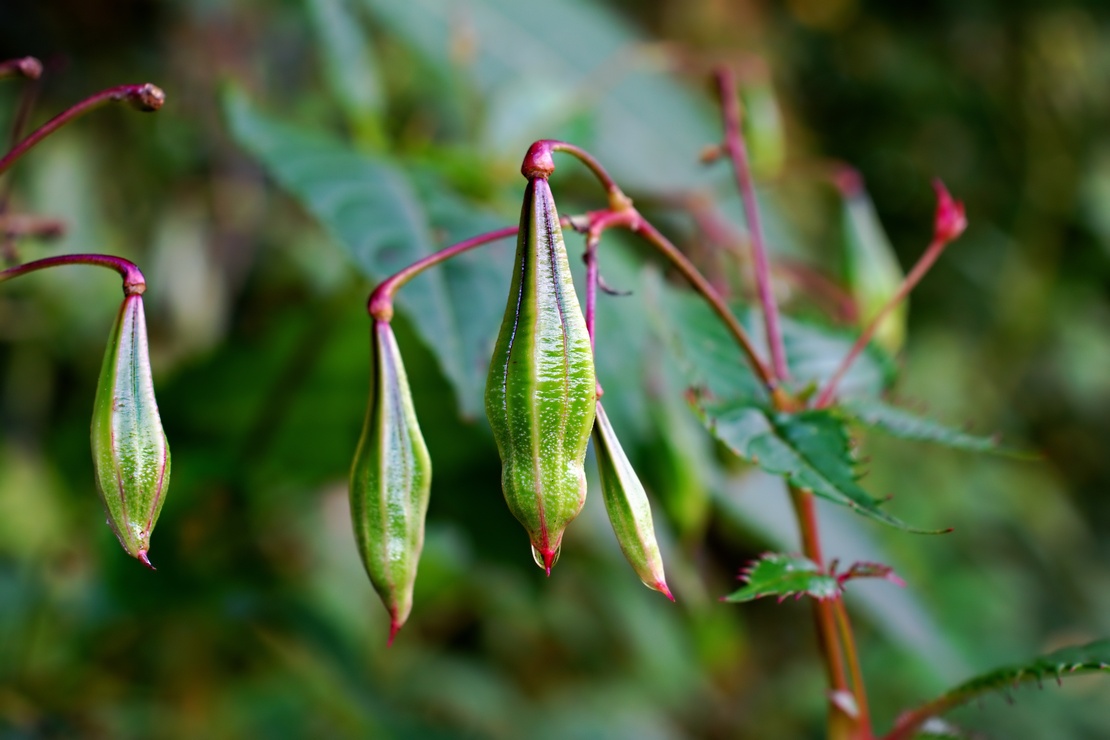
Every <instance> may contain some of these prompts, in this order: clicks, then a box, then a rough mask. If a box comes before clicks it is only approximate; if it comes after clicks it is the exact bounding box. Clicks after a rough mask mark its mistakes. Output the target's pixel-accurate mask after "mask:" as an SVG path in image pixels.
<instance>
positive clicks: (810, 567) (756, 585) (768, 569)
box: [721, 552, 840, 602]
mask: <svg viewBox="0 0 1110 740" xmlns="http://www.w3.org/2000/svg"><path fill="white" fill-rule="evenodd" d="M740 577H741V578H742V579H743V580H744V587H743V588H741V589H740V590H738V591H736V592H734V593H732V594H729V595H728V596H725V597H724V598H722V599H721V601H731V602H740V601H753V600H754V599H759V598H762V597H764V596H777V597H779V601H782V600H783V599H785V598H786V597H787V596H794V597H797V598H801V597H802V596H812V597H813V598H815V599H830V598H832V597H834V596H837V595H839V594H840V584H839V583H837V580H836V578H835V577H834V576H830V575H827V574H825V573H822V572H821V569H820V568H818V567H817V563H815V562H813V561H812V560H810V559H809V558H804V557H802V556H801V555H783V554H782V553H774V552H770V553H767V554H765V555H763V556H762V557H760V559H759V560H756V561H754V562H752V563H751V564H750V565H748V567H746V568H745V569H744V571H743V572H742V573H741V574H740Z"/></svg>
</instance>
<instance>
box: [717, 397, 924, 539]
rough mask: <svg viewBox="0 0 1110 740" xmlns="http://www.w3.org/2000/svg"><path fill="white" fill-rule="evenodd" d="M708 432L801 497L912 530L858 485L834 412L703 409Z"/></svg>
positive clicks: (744, 406)
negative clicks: (782, 480) (799, 492)
mask: <svg viewBox="0 0 1110 740" xmlns="http://www.w3.org/2000/svg"><path fill="white" fill-rule="evenodd" d="M698 411H699V413H700V414H702V418H703V420H704V422H705V424H706V426H707V427H708V428H709V430H710V431H711V432H712V433H713V434H714V436H716V437H717V439H719V440H721V441H722V442H724V443H725V444H726V445H727V446H728V447H729V449H731V450H732V451H733V452H735V453H736V454H737V455H739V456H740V457H742V458H744V459H745V460H748V461H750V462H752V463H754V464H756V465H758V466H759V467H761V468H763V469H764V470H766V471H767V472H768V473H772V474H774V475H780V476H782V477H784V478H786V480H787V482H788V483H789V484H790V485H792V486H795V487H797V488H800V489H802V490H803V491H808V492H812V493H813V494H814V495H816V496H819V497H821V498H824V499H827V500H829V501H832V502H834V503H837V504H841V505H843V506H847V507H849V508H851V509H853V510H854V511H856V512H858V513H860V514H863V515H864V516H866V517H869V518H871V519H875V520H876V521H880V522H883V523H884V524H889V525H891V526H893V527H898V528H899V529H906V530H910V531H914V532H925V531H926V530H919V529H914V528H912V527H910V526H908V525H907V524H905V523H903V522H902V521H900V520H898V519H896V518H895V517H893V516H891V515H889V514H887V513H886V512H884V511H883V510H882V509H881V508H880V507H879V504H880V503H881V502H880V501H879V500H878V499H876V498H873V497H872V496H871V495H870V494H869V493H867V492H866V491H865V490H863V489H862V488H860V486H859V485H858V484H857V483H856V479H857V475H856V471H855V467H856V466H855V460H854V459H853V457H852V452H851V450H850V449H849V444H848V432H847V430H846V429H845V428H844V424H843V423H842V422H841V421H840V420H839V419H838V418H837V417H836V416H835V415H834V414H833V413H832V412H830V411H803V412H801V413H797V414H786V413H778V412H773V411H768V410H766V409H764V408H762V407H759V406H754V405H751V404H749V403H745V402H739V403H715V404H699V405H698Z"/></svg>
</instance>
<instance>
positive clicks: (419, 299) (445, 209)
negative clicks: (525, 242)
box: [225, 91, 511, 416]
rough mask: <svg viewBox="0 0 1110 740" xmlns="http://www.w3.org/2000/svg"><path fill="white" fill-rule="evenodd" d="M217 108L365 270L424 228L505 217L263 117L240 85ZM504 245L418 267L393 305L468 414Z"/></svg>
mask: <svg viewBox="0 0 1110 740" xmlns="http://www.w3.org/2000/svg"><path fill="white" fill-rule="evenodd" d="M225 111H226V115H227V118H228V121H229V124H230V127H231V130H232V133H233V134H234V136H235V138H236V139H237V140H238V141H239V143H240V144H241V145H242V146H243V147H244V148H246V149H247V150H248V151H250V152H251V153H252V154H253V155H254V156H256V157H257V158H258V159H259V160H260V161H261V162H262V164H263V165H264V166H265V167H266V169H267V170H268V171H269V172H270V174H271V175H272V176H273V177H274V178H275V179H276V180H277V182H278V183H279V184H280V185H281V186H282V187H283V188H285V189H286V190H287V191H289V193H290V194H292V195H293V196H294V197H295V198H296V199H297V200H299V201H300V202H301V203H302V204H303V205H304V207H305V208H306V209H307V210H308V211H309V212H310V213H312V215H314V216H315V217H316V219H317V220H318V221H319V222H320V223H321V224H322V225H323V226H324V227H325V228H326V229H327V231H328V233H329V234H331V236H332V237H333V238H334V239H335V241H336V242H337V243H338V244H339V245H340V246H342V247H343V248H344V249H345V250H346V251H347V252H348V254H350V256H351V257H352V259H353V260H354V262H355V264H356V265H357V266H358V268H359V269H360V270H361V271H362V272H363V273H364V274H365V275H367V276H368V277H370V278H371V279H374V280H381V279H383V278H385V277H387V276H389V275H391V274H393V273H395V272H397V271H398V270H400V269H401V268H403V267H405V266H407V265H409V264H411V263H413V262H415V261H416V260H418V259H420V258H421V257H424V256H426V255H427V254H430V253H431V252H432V251H434V250H435V249H438V248H439V247H441V246H443V245H441V244H439V243H437V241H436V240H435V239H434V238H433V236H432V233H433V229H434V230H436V231H437V232H439V233H442V234H443V235H445V236H446V237H447V238H449V239H453V238H456V237H461V236H464V235H465V236H473V235H474V234H477V233H480V232H481V231H484V230H489V229H490V228H493V226H494V225H495V224H496V225H504V224H503V223H502V222H500V221H495V219H493V217H491V216H489V215H488V214H485V213H483V212H481V211H475V210H474V209H472V208H469V207H468V206H466V205H465V204H464V203H462V201H461V200H460V199H459V198H458V197H457V196H454V195H453V194H452V193H450V192H449V191H447V190H446V189H445V188H444V187H443V186H442V185H439V184H438V182H437V181H435V180H434V179H432V178H431V177H428V176H425V177H421V178H418V179H417V181H415V182H414V181H413V180H412V179H410V177H409V176H407V175H406V174H405V173H404V172H402V171H401V170H400V169H399V168H397V167H396V166H394V165H393V164H392V163H391V162H390V161H389V160H387V159H385V158H382V157H371V156H367V155H363V154H359V153H357V152H354V151H352V150H351V149H350V148H349V147H347V146H346V145H345V144H343V143H342V142H340V141H337V140H334V139H332V138H330V137H328V136H327V135H325V134H322V133H319V132H314V131H305V130H302V129H298V128H296V127H293V126H289V125H287V124H283V123H279V122H277V121H274V120H272V119H270V118H267V117H265V116H263V115H261V114H259V113H258V112H256V111H255V110H254V109H253V108H252V107H251V105H250V103H249V102H248V101H247V100H246V99H245V98H244V97H243V96H242V95H241V94H240V93H237V92H234V91H233V92H231V93H230V94H229V95H227V97H226V99H225ZM510 246H511V245H510ZM509 249H510V247H506V246H505V245H498V246H493V247H487V248H485V249H483V250H482V251H483V254H481V255H475V254H470V255H464V256H463V257H460V258H459V259H457V260H452V261H451V262H449V263H447V264H445V265H443V266H441V267H438V268H436V269H432V270H430V271H429V272H427V273H424V274H422V275H420V276H419V277H417V278H415V279H414V280H413V281H412V282H411V283H409V284H407V285H406V286H405V287H404V288H403V289H402V290H401V291H400V292H399V293H398V294H397V303H398V305H399V307H400V308H401V309H402V310H404V311H405V313H406V315H407V316H408V317H409V319H410V320H411V321H412V323H413V326H414V327H415V329H416V331H417V333H418V334H419V335H420V337H421V338H422V339H423V340H424V342H425V343H426V344H427V345H428V347H429V348H430V349H431V350H432V352H433V353H434V354H435V356H436V359H437V360H438V362H439V364H440V367H441V368H442V370H443V373H444V375H445V376H446V377H447V379H448V380H449V381H450V382H451V384H452V386H453V387H454V388H455V391H456V393H457V396H458V403H459V407H460V410H461V411H462V413H463V414H464V415H467V416H475V415H477V414H478V412H479V410H480V409H481V399H482V388H483V387H484V385H485V377H486V368H487V367H488V363H489V353H490V349H491V347H492V345H493V337H494V336H495V334H496V331H497V327H498V325H499V318H500V315H501V311H502V310H503V308H504V301H505V295H506V292H507V288H506V287H505V286H507V285H508V279H507V272H508V269H509V268H510V267H511V259H508V255H509V254H510V251H508V250H509ZM490 251H493V252H494V253H495V255H500V256H502V257H503V258H502V259H497V257H496V256H491V255H490Z"/></svg>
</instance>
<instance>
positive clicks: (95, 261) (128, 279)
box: [0, 254, 146, 295]
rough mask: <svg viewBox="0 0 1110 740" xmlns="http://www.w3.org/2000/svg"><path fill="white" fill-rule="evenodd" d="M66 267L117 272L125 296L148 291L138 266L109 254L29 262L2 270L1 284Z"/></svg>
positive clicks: (61, 256)
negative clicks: (104, 268) (89, 266)
mask: <svg viewBox="0 0 1110 740" xmlns="http://www.w3.org/2000/svg"><path fill="white" fill-rule="evenodd" d="M65 265H94V266H96V267H107V268H108V269H109V270H115V271H116V272H118V273H119V274H120V277H122V278H123V294H124V295H140V294H142V293H144V292H145V291H146V279H145V278H144V277H143V273H142V271H141V270H140V269H139V268H138V266H137V265H136V264H135V263H134V262H131V261H129V260H125V259H123V258H122V257H114V256H112V255H109V254H63V255H59V256H57V257H46V258H44V259H41V260H35V261H34V262H27V263H25V264H22V265H16V266H15V267H9V268H8V269H6V270H0V283H2V282H4V281H5V280H11V279H12V278H17V277H20V276H21V275H26V274H27V273H30V272H36V271H38V270H45V269H47V268H50V267H63V266H65Z"/></svg>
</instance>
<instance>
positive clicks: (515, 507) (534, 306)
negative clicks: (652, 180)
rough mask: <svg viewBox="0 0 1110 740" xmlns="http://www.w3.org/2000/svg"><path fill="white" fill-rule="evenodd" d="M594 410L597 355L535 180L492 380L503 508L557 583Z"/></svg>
mask: <svg viewBox="0 0 1110 740" xmlns="http://www.w3.org/2000/svg"><path fill="white" fill-rule="evenodd" d="M596 404H597V392H596V382H595V378H594V360H593V351H592V349H591V348H590V338H589V334H588V333H587V332H586V321H585V319H584V318H583V317H582V311H581V308H580V307H579V305H578V298H577V296H576V295H575V292H574V283H573V281H572V280H571V275H570V266H569V264H568V263H567V252H566V247H565V246H564V245H563V232H562V229H560V228H559V214H558V213H557V212H556V210H555V200H554V198H553V197H552V195H551V188H550V187H549V186H548V184H547V180H546V179H545V178H544V177H542V176H538V177H532V178H530V179H529V182H528V187H527V189H526V190H525V191H524V205H523V207H522V208H521V213H520V232H519V234H518V235H517V249H516V266H515V268H514V269H513V281H512V288H511V290H510V292H509V300H508V303H507V305H506V307H505V318H504V319H503V321H502V323H501V332H500V334H498V337H497V343H496V345H495V347H494V352H493V359H492V361H491V363H490V369H489V377H488V378H487V380H486V415H487V416H488V417H489V422H490V426H491V427H492V428H493V436H494V440H495V441H496V442H497V449H498V451H499V452H500V453H501V464H502V467H501V487H502V490H503V491H504V493H505V501H506V502H507V503H508V505H509V510H510V511H512V513H513V516H515V517H516V518H517V519H518V520H519V521H520V523H521V524H523V525H524V528H525V529H526V530H527V531H528V537H529V538H530V539H531V541H532V556H533V558H534V559H535V561H536V564H537V565H539V566H540V567H541V568H543V569H544V570H546V571H547V573H548V575H550V574H551V566H552V565H554V563H555V561H556V559H557V558H558V556H559V548H560V545H561V544H562V540H563V530H564V529H565V528H566V526H567V524H568V523H570V521H571V520H572V519H574V518H575V517H576V516H578V513H579V512H580V511H581V510H582V505H583V504H584V503H585V501H586V475H585V469H584V464H585V457H586V446H587V444H588V443H589V439H590V429H591V428H592V427H593V423H594V408H595V406H596Z"/></svg>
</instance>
